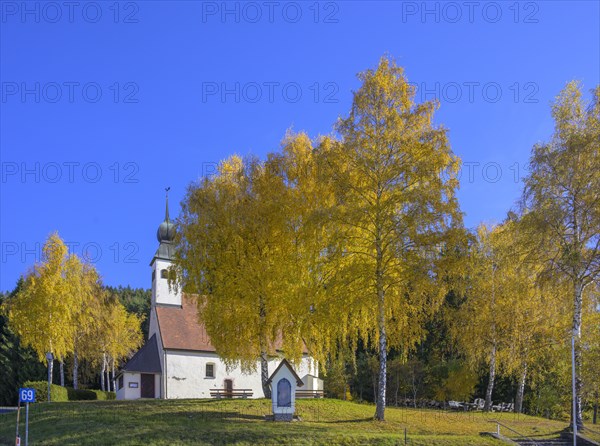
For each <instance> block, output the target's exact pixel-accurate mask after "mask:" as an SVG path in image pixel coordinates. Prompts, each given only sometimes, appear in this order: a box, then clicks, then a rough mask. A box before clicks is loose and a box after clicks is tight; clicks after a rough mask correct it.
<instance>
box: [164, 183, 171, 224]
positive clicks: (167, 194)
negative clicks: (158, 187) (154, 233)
mask: <svg viewBox="0 0 600 446" xmlns="http://www.w3.org/2000/svg"><path fill="white" fill-rule="evenodd" d="M170 190H171V187H170V186H169V187H165V193H166V196H167V199H166V210H165V221H166V222H168V221H169V191H170Z"/></svg>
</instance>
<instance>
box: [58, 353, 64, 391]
mask: <svg viewBox="0 0 600 446" xmlns="http://www.w3.org/2000/svg"><path fill="white" fill-rule="evenodd" d="M58 364H59V368H60V385H61V387H64V386H65V362H64V361H63V360H62V359H61V360H60V361H58Z"/></svg>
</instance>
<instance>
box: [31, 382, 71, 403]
mask: <svg viewBox="0 0 600 446" xmlns="http://www.w3.org/2000/svg"><path fill="white" fill-rule="evenodd" d="M23 387H31V388H33V389H35V400H36V401H38V402H44V401H48V382H47V381H27V382H25V383H24V384H23ZM50 401H54V402H60V401H69V394H68V391H67V389H66V388H65V387H61V386H58V385H56V384H52V385H51V386H50Z"/></svg>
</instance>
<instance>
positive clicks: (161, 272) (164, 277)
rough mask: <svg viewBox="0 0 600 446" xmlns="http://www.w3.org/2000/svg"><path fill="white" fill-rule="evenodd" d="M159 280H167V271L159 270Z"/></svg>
mask: <svg viewBox="0 0 600 446" xmlns="http://www.w3.org/2000/svg"><path fill="white" fill-rule="evenodd" d="M160 278H161V279H168V278H169V271H167V270H166V269H161V270H160Z"/></svg>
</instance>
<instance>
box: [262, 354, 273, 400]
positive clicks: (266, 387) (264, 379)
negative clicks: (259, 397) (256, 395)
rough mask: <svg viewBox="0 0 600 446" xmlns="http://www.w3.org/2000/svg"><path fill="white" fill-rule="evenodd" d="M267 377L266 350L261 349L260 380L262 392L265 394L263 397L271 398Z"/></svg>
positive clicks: (267, 360) (267, 361)
mask: <svg viewBox="0 0 600 446" xmlns="http://www.w3.org/2000/svg"><path fill="white" fill-rule="evenodd" d="M268 379H269V359H268V357H267V352H266V351H265V350H262V351H261V352H260V380H261V383H262V388H263V393H264V394H265V398H269V399H270V398H271V388H270V387H269V385H268V384H267V381H268Z"/></svg>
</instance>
